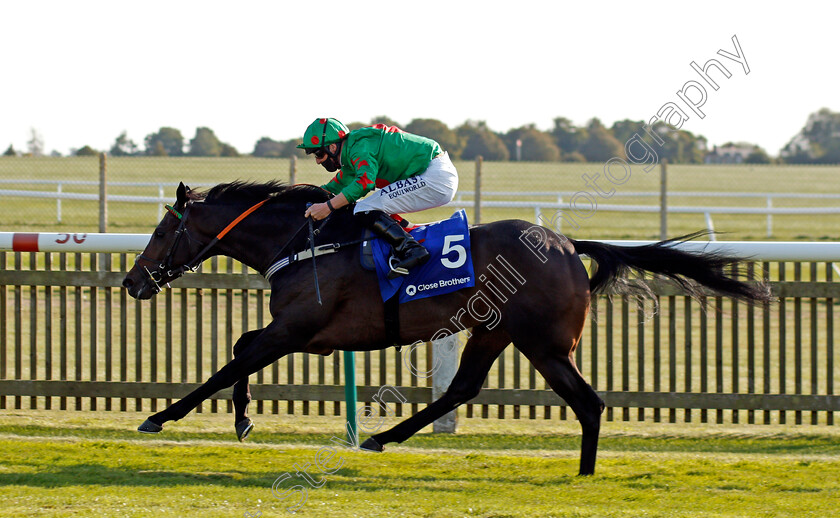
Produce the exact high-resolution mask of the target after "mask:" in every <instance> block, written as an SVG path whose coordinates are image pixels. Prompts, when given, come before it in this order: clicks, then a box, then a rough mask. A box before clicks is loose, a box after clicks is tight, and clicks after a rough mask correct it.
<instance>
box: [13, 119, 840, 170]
mask: <svg viewBox="0 0 840 518" xmlns="http://www.w3.org/2000/svg"><path fill="white" fill-rule="evenodd" d="M372 124H385V125H388V126H397V127H399V128H401V129H403V130H405V131H408V132H410V133H415V134H418V135H423V136H426V137H429V138H432V139H434V140H436V141H437V142H438V143H440V145H441V147H443V149H445V150H446V151H448V152H449V154H450V156H452V157H453V158H454V159H461V160H473V159H475V158H476V157H477V156H482V157H483V158H484V159H485V160H491V161H511V160H522V161H534V162H559V161H562V162H605V161H607V160H609V159H610V158H613V157H621V158H626V157H625V143H626V142H627V141H628V140H630V139H631V138H632V137H633V135H635V134H638V135H640V136H643V137H644V136H645V135H646V133H647V134H648V135H650V133H651V132H656V133H657V134H658V135H659V137H660V138H659V139H657V140H660V141H663V142H664V144H662V145H661V146H659V147H657V148H656V150H657V153H658V154H659V158H660V159H666V160H667V161H668V162H670V163H680V164H698V163H703V162H704V160H705V159H706V156H707V154H708V153H709V152H710V151H711V150H710V149H709V147H708V143H707V140H706V138H705V137H703V136H702V135H694V134H693V133H692V132H690V131H687V130H683V129H679V130H676V129H674V128H673V127H671V126H669V125H667V124H666V123H665V122H663V121H658V122H656V123H655V124H654V125H653V126H650V127H648V126H646V123H645V122H644V121H633V120H629V119H625V120H620V121H616V122H615V123H613V124H612V125H611V126H609V127H608V126H606V125H604V124H603V123H602V122H601V121H600V120H599V119H598V118H593V119H590V120H589V121H588V122H587V123H586V124H585V125H582V126H577V125H575V124H574V123H573V122H572V121H571V120H569V119H567V118H565V117H557V118H555V119H554V127H553V128H552V129H550V130H548V131H543V130H539V129H537V127H536V126H535V125H534V124H528V125H525V126H521V127H519V128H514V129H511V130H508V131H507V132H497V131H493V130H492V129H491V128H489V127H488V125H487V124H486V122H484V121H472V120H470V121H466V122H464V123H463V124H461V125H459V126H457V127H455V128H450V127H449V126H447V125H446V124H445V123H443V122H441V121H439V120H437V119H414V120H412V121H410V122H409V123H408V124H405V125H402V124H400V123H398V122H397V121H394V120H392V119H390V118H388V117H385V116H380V117H375V118H373V119H372V120H371V121H370V122H367V123H364V122H353V123H350V124H348V127H349V128H350V129H351V130H354V129H358V128H361V127H364V126H370V125H372ZM302 133H303V129H301V134H302ZM36 136H37V132H35V130H33V138H32V139H31V140H30V143H29V147H30V153H32V154H38V153H39V151H40V148H42V147H43V142H42V141H41V140H39V139H40V137H39V136H37V138H36ZM299 143H300V139H299V138H297V139H290V140H274V139H271V138H269V137H263V138H261V139H259V140H258V141H257V142H256V143H255V145H254V149H253V150H251V151H250V152H249V153H246V154H248V155H250V156H255V157H264V158H289V157H291V156H298V157H303V156H304V154H303V152H302V151H301V150H299V149H297V148H296V146H297V145H298V144H299ZM730 145H732V146H734V145H735V144H732V143H727V144H724V146H730ZM737 146H738V147H740V148H741V149H746V150H747V152H746V153H745V158H744V159H743V161H744V162H746V163H771V162H782V163H801V164H807V163H840V113H835V112H832V111H830V110H829V109H827V108H823V109H821V110H819V111H818V112H815V113H813V114H811V115H810V116H809V117H808V120H807V121H806V124H805V126H804V127H803V128H802V129H801V130H800V131H799V133H797V134H796V135H794V137H793V138H791V140H790V142H789V143H788V144H787V145H786V146H785V147H784V148H783V149H782V150H780V153H779V157H778V158H775V159H774V158H771V157H770V156H769V155H768V154H767V152H766V151H765V150H764V149H762V148H760V147H759V146H757V145H751V144H744V143H739V144H737ZM104 151H107V152H108V153H109V154H110V155H112V156H197V157H237V156H240V155H241V153H240V152H239V151H238V150H237V149H236V148H235V147H234V146H232V145H230V144H228V143H225V142H223V141H221V140H220V139H219V138H218V137H217V136H216V134H215V132H214V131H213V130H212V129H210V128H207V127H199V128H196V130H195V135H194V136H193V138H191V139H190V140H189V141H187V140H186V139H185V138H184V136H183V134H182V133H181V131H180V130H178V129H176V128H171V127H161V128H160V129H159V130H158V131H156V132H154V133H150V134H149V135H146V137H145V138H144V139H143V142H142V147H141V146H140V145H138V144H137V143H136V142H134V141H133V140H131V139H130V138H128V135H127V133H126V132H122V133H121V134H120V135H119V136H117V138H116V139H115V141H114V143H113V145H112V146H111V148H110V149H108V150H104ZM98 153H99V151H98V150H96V149H93V148H91V147H90V146H83V147H82V148H80V149H78V150H76V151H75V152H74V154H75V155H95V154H98ZM16 154H18V153H17V151H15V150H14V148H13V147H12V146H9V148H8V149H7V150H6V152H5V155H16Z"/></svg>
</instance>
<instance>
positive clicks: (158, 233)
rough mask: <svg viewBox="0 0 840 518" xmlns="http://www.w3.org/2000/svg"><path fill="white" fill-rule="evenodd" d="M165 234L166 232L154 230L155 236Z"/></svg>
mask: <svg viewBox="0 0 840 518" xmlns="http://www.w3.org/2000/svg"><path fill="white" fill-rule="evenodd" d="M165 235H166V232H161V231H157V232H155V237H163V236H165Z"/></svg>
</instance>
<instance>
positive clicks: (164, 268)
mask: <svg viewBox="0 0 840 518" xmlns="http://www.w3.org/2000/svg"><path fill="white" fill-rule="evenodd" d="M269 199H270V198H266V199H265V200H262V201H261V202H259V203H256V204H254V205H253V206H251V207H250V208H249V209H247V210H246V211H245V212H243V213H242V214H240V215H239V216H237V217H236V219H234V220H233V221H231V222H230V223H229V224H228V226H226V227H225V228H224V229H223V230H222V231H221V232H219V233H218V234H216V237H214V238H213V239H212V240H211V241H210V242H209V243H207V244H206V245H205V246H204V248H202V249H201V251H200V252H198V254H196V255H195V257H193V258H192V259H191V260H190V261H187V262H186V263H185V264H183V265H181V266H174V265H173V264H172V259H173V257H174V256H175V250H176V249H177V248H178V243H179V242H180V241H181V237H183V236H185V235H186V236H187V239H188V240H192V238H190V237H189V234H188V231H187V226H186V225H187V216H188V215H189V213H190V207H192V204H193V202H192V201H188V202H187V203H186V205H185V207H184V213H183V214H181V213H179V212H178V211H177V210H175V209H174V208H173V207H171V206H169V205H166V210H168V211H169V213H170V214H172V215H173V216H175V217H177V218H178V219H179V220H181V223H180V224H179V225H178V229H177V230H175V239H173V240H172V244H171V245H169V249H167V251H166V255H164V257H163V260H162V261H160V262H158V261H157V260H155V259H150V258H149V257H146V256H145V255H143V254H139V255H138V256H137V258H136V259H135V261H134V264H135V265H136V264H137V261H139V260H140V259H142V260H144V261H148V262H150V263H152V264H155V263H157V267H156V268H155V269H154V270H150V269H149V267H147V266H143V269H144V270H146V273H148V274H149V278H150V279H151V281H152V284H154V286H155V293H160V292H161V290H162V289H163V288H162V287H161V285H160V284H161V282H163V279H164V278H165V277H169V278H171V279H172V280H174V279H177V278H178V277H180V276H182V275H184V274H185V273H186V272H195V271H197V270H198V267H199V266H200V265H201V262H202V261H203V260H204V256H205V255H206V254H207V252H209V251H210V249H211V248H212V247H213V246H215V245H216V243H218V242H219V241H220V240H221V239H222V238H223V237H225V235H227V233H228V232H230V231H231V230H232V229H233V227H235V226H236V225H238V224H239V223H240V222H241V221H242V220H243V219H245V218H246V217H248V216H249V215H250V214H251V213H252V212H254V211H255V210H257V209H258V208H260V207H262V206H263V204H265V203H266V202H267V201H268V200H269ZM167 284H168V283H167Z"/></svg>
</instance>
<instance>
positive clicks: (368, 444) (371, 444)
mask: <svg viewBox="0 0 840 518" xmlns="http://www.w3.org/2000/svg"><path fill="white" fill-rule="evenodd" d="M359 449H361V450H368V451H384V450H385V447H384V446H382V445H381V444H379V443H378V442H376V439H374V438H373V437H371V438H369V439H368V440H366V441H365V442H363V443H362V444H361V446H359Z"/></svg>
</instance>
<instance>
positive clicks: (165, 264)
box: [122, 182, 201, 299]
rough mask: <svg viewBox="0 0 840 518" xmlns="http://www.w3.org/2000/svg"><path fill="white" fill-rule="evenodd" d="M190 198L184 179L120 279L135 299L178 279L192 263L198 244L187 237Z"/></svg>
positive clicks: (155, 291)
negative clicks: (142, 246) (165, 210)
mask: <svg viewBox="0 0 840 518" xmlns="http://www.w3.org/2000/svg"><path fill="white" fill-rule="evenodd" d="M191 205H192V199H191V197H190V189H189V187H187V186H185V185H184V184H183V182H182V183H181V184H180V185H179V186H178V190H177V193H176V201H175V205H173V206H171V207H170V206H169V205H167V206H166V209H167V213H166V214H165V215H164V217H163V219H162V220H161V221H160V223H159V224H158V226H157V227H156V228H155V231H154V233H153V234H152V238H151V239H150V240H149V244H148V245H146V249H145V250H143V253H142V254H140V255H138V256H137V259H136V260H135V262H134V266H133V267H132V268H131V270H129V272H128V274H127V275H126V276H125V279H124V280H123V283H122V284H123V286H124V287H125V288H126V289H128V294H129V295H131V296H132V297H134V298H136V299H150V298H152V297H153V296H155V295H156V294H157V293H159V292H160V291H161V287H162V286H163V285H165V284H166V283H168V282H170V281H172V280H175V279H177V278H178V277H180V276H181V275H183V274H184V272H186V271H187V270H189V269H190V268H191V267H193V266H194V265H191V264H190V263H191V262H192V261H193V260H195V259H197V257H198V254H199V253H200V250H201V243H200V242H198V241H197V240H195V239H193V238H191V237H190V234H189V231H190V224H189V222H188V215H189V212H190V206H191Z"/></svg>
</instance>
